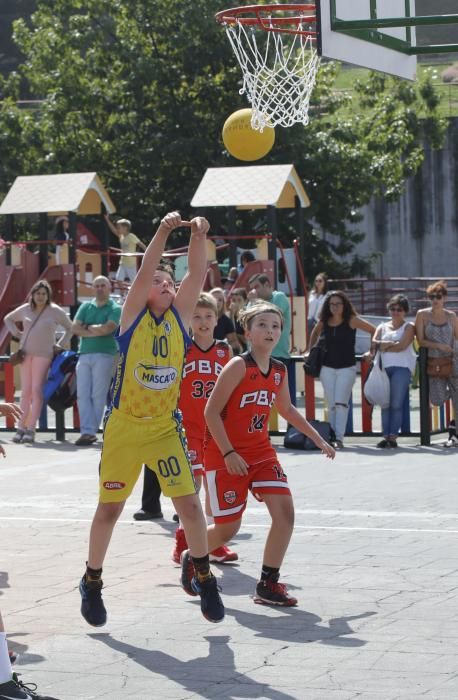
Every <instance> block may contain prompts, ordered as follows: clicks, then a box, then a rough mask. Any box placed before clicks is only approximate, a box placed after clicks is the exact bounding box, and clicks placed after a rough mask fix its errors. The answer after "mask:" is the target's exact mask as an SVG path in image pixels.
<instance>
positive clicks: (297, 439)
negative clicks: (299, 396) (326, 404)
mask: <svg viewBox="0 0 458 700" xmlns="http://www.w3.org/2000/svg"><path fill="white" fill-rule="evenodd" d="M309 423H310V425H311V426H312V427H313V428H315V430H316V431H317V432H318V433H319V434H320V435H321V437H322V438H323V440H326V442H328V443H331V442H333V440H335V439H336V436H335V434H334V431H333V429H332V428H331V426H330V425H329V423H327V422H326V421H322V420H309ZM283 446H284V447H287V448H288V449H290V450H318V447H317V446H316V445H315V443H314V442H313V440H311V439H310V438H309V437H308V436H307V435H304V433H301V432H300V430H298V429H297V428H294V427H293V426H292V425H291V426H290V427H289V428H288V431H287V433H286V435H285V439H284V441H283Z"/></svg>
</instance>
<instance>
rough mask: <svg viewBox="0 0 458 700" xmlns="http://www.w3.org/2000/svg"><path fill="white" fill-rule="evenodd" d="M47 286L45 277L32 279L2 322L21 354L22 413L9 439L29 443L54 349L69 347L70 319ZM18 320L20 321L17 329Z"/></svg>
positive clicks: (31, 441) (70, 334) (41, 401)
mask: <svg viewBox="0 0 458 700" xmlns="http://www.w3.org/2000/svg"><path fill="white" fill-rule="evenodd" d="M51 298H52V290H51V286H50V285H49V283H48V282H47V281H46V280H39V281H38V282H36V283H35V284H34V285H33V287H32V289H31V291H30V297H29V301H28V302H27V303H26V304H22V306H19V307H18V308H17V309H15V311H11V313H9V314H7V315H6V316H5V319H4V321H5V326H6V327H7V329H8V330H9V332H10V333H11V335H12V336H13V337H17V338H19V347H20V348H21V349H22V350H24V352H25V358H24V360H23V361H22V362H21V364H20V366H19V369H20V374H21V388H22V394H21V401H20V407H21V411H22V413H23V417H22V418H21V420H20V421H19V423H18V430H17V432H16V435H15V436H14V437H13V442H17V443H19V442H22V443H33V442H34V441H35V428H36V424H37V420H38V417H39V415H40V413H41V408H42V405H43V386H44V383H45V381H46V377H47V375H48V370H49V367H50V365H51V362H52V359H53V357H54V353H55V346H56V347H57V350H59V349H62V350H65V349H67V348H69V347H70V338H71V337H72V323H71V321H70V319H69V318H68V316H67V314H66V313H65V311H64V310H63V309H62V308H61V307H60V306H58V304H54V303H53V302H52V300H51ZM18 323H22V330H19V327H18V325H17V324H18ZM58 328H63V329H64V331H65V333H64V335H63V337H62V338H61V339H60V341H59V342H58V343H57V344H56V331H57V329H58Z"/></svg>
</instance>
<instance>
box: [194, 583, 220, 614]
mask: <svg viewBox="0 0 458 700" xmlns="http://www.w3.org/2000/svg"><path fill="white" fill-rule="evenodd" d="M191 587H192V590H193V591H194V594H195V595H200V609H201V610H202V615H203V616H204V617H205V619H206V620H208V621H209V622H221V621H222V620H224V614H225V611H224V604H223V601H222V600H221V596H220V594H219V590H220V588H219V586H218V584H217V582H216V578H215V577H214V576H213V575H212V576H211V577H210V578H209V579H207V581H202V582H200V581H199V580H198V579H197V578H196V577H195V576H194V578H193V579H192V580H191Z"/></svg>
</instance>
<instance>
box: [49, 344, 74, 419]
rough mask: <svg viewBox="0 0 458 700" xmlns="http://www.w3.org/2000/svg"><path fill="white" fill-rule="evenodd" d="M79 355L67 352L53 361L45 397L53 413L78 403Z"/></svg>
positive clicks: (71, 351) (70, 351)
mask: <svg viewBox="0 0 458 700" xmlns="http://www.w3.org/2000/svg"><path fill="white" fill-rule="evenodd" d="M78 358H79V354H78V353H77V352H73V350H65V351H64V352H61V353H60V354H59V355H57V356H56V357H55V358H54V360H53V361H52V364H51V367H50V368H49V372H48V379H47V381H46V384H45V385H44V387H43V397H44V400H45V401H46V403H47V404H48V406H49V407H50V408H52V409H53V411H59V410H63V409H66V408H70V407H71V406H73V404H74V403H75V401H76V363H77V362H78Z"/></svg>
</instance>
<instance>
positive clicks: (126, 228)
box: [105, 214, 146, 283]
mask: <svg viewBox="0 0 458 700" xmlns="http://www.w3.org/2000/svg"><path fill="white" fill-rule="evenodd" d="M105 221H106V222H107V224H108V226H109V228H110V231H111V232H112V233H113V234H114V235H115V236H116V237H117V238H119V245H120V246H121V251H122V253H123V255H121V257H120V259H119V267H118V270H117V272H116V280H117V281H118V282H124V281H125V279H126V278H127V279H128V280H129V282H131V283H132V282H133V281H134V279H135V275H136V274H137V258H136V256H135V255H132V253H135V252H136V251H137V247H138V248H141V250H146V246H145V244H144V243H142V241H141V240H140V239H139V238H138V237H137V236H136V235H135V233H132V231H131V230H130V227H131V225H132V224H131V222H130V221H129V219H118V221H117V222H116V223H115V224H114V223H113V222H112V221H111V219H110V217H109V216H108V214H106V215H105Z"/></svg>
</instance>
